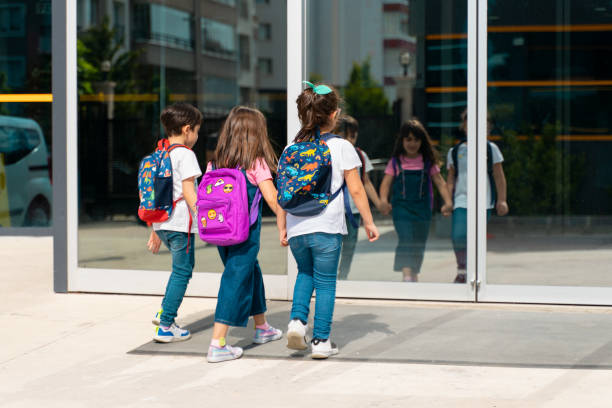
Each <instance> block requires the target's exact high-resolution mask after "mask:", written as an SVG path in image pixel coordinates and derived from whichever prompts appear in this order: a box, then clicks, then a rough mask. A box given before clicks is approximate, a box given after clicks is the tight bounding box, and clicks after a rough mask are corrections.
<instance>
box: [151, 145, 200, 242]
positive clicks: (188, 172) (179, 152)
mask: <svg viewBox="0 0 612 408" xmlns="http://www.w3.org/2000/svg"><path fill="white" fill-rule="evenodd" d="M170 161H171V162H172V185H173V193H172V196H173V197H172V198H173V200H178V199H179V198H181V197H183V180H186V179H188V178H191V177H195V178H196V179H197V178H198V177H200V176H201V175H202V171H201V170H200V166H199V165H198V159H197V157H196V155H195V153H194V152H193V151H191V150H189V149H185V148H184V147H177V148H175V149H174V150H172V151H171V152H170ZM194 185H195V188H196V192H197V190H198V185H197V181H196V182H195V183H194ZM187 211H189V212H190V213H191V215H192V217H193V218H192V220H193V222H192V223H191V232H193V233H197V232H198V223H197V222H196V221H195V220H196V218H197V217H196V216H195V215H194V214H193V211H191V209H187V202H186V201H185V200H184V199H183V200H181V201H179V202H177V203H176V206H175V207H174V210H173V211H172V214H170V218H169V219H168V220H166V221H164V222H155V223H153V229H154V230H155V231H157V230H168V231H178V232H187V231H188V230H189V214H188V213H187Z"/></svg>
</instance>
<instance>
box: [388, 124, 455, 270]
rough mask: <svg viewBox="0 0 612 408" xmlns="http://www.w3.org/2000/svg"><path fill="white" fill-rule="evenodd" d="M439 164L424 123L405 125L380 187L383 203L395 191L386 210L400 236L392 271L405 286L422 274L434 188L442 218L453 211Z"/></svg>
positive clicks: (401, 129)
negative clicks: (440, 206)
mask: <svg viewBox="0 0 612 408" xmlns="http://www.w3.org/2000/svg"><path fill="white" fill-rule="evenodd" d="M438 163H439V159H438V152H437V151H436V149H435V147H434V146H433V143H432V142H431V139H430V138H429V134H428V133H427V130H425V127H424V126H423V125H422V124H421V122H419V121H418V120H409V121H408V122H406V123H404V124H403V125H402V127H401V128H400V133H399V136H398V138H397V140H396V142H395V147H394V148H393V153H392V157H391V160H389V162H388V163H387V167H386V169H385V176H384V178H383V180H382V182H381V184H380V198H381V200H382V201H383V202H384V203H388V202H389V201H388V200H389V193H390V192H391V190H393V191H392V193H393V194H392V198H391V206H390V207H387V208H391V209H392V212H393V226H394V227H395V231H396V232H397V235H398V243H397V247H396V249H395V260H394V263H393V270H395V271H398V272H400V271H401V272H402V274H403V281H404V282H417V281H418V276H419V273H420V271H421V265H422V264H423V255H424V253H425V244H426V242H427V237H428V236H429V227H430V225H431V215H432V209H433V184H435V185H436V187H437V188H438V191H439V192H440V195H441V196H442V199H443V200H444V204H443V205H442V209H441V212H442V215H444V216H445V217H448V216H449V215H451V212H452V210H453V201H452V199H451V196H450V194H449V192H448V190H447V188H446V182H445V181H444V179H443V178H442V176H441V174H440V167H439V166H438ZM387 214H388V211H387V213H386V214H385V215H387Z"/></svg>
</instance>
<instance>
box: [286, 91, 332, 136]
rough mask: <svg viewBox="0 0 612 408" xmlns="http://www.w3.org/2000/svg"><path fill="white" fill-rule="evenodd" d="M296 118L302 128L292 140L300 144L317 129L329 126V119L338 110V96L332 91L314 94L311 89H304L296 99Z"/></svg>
mask: <svg viewBox="0 0 612 408" xmlns="http://www.w3.org/2000/svg"><path fill="white" fill-rule="evenodd" d="M296 103H297V108H298V117H299V118H300V122H301V124H302V128H301V129H300V131H299V132H298V134H297V136H296V137H295V139H294V142H296V143H297V142H302V141H304V140H306V139H307V138H309V137H310V136H311V135H312V134H313V133H314V132H315V130H316V128H317V127H319V128H320V127H323V126H326V125H328V124H329V117H330V115H331V114H332V113H334V112H335V111H336V110H337V109H338V105H339V103H340V96H339V95H338V92H337V91H336V90H334V89H332V92H330V93H327V94H319V93H315V91H314V90H313V88H310V87H308V88H306V89H304V90H303V91H302V93H301V94H300V96H298V98H297V101H296Z"/></svg>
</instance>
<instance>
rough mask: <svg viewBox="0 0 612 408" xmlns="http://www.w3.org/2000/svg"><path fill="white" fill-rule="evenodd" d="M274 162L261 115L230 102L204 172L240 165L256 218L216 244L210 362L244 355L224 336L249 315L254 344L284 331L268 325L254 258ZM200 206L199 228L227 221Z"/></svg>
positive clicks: (226, 187)
mask: <svg viewBox="0 0 612 408" xmlns="http://www.w3.org/2000/svg"><path fill="white" fill-rule="evenodd" d="M276 165H277V160H276V156H275V154H274V150H273V149H272V146H271V144H270V140H269V139H268V129H267V126H266V119H265V117H264V116H263V114H262V113H261V112H260V111H258V110H257V109H252V108H248V107H245V106H237V107H234V108H233V109H232V110H231V111H230V113H229V116H228V117H227V119H226V120H225V123H224V124H223V128H222V129H221V135H220V136H219V142H218V143H217V148H216V150H215V159H214V161H213V162H211V163H208V168H207V170H206V171H207V173H208V172H209V171H211V170H215V169H240V171H241V172H242V175H243V176H244V177H245V178H246V190H247V197H248V208H250V209H251V211H256V214H257V215H256V217H257V218H256V219H255V218H254V217H253V220H254V222H253V223H252V225H250V228H249V232H248V238H246V241H244V242H241V243H238V244H235V245H229V246H218V250H219V255H220V256H221V260H222V261H223V265H224V266H225V269H224V270H223V275H222V276H221V286H220V288H219V295H218V298H217V308H216V311H215V324H214V327H213V334H212V340H211V342H210V347H209V348H208V355H207V356H206V359H207V360H208V362H210V363H218V362H221V361H227V360H233V359H236V358H240V357H241V356H242V352H243V351H242V349H241V348H240V347H233V346H230V345H229V344H227V343H226V336H227V332H228V330H229V327H230V326H241V327H246V325H247V323H248V320H249V316H253V319H254V320H255V334H254V337H253V342H254V343H258V344H263V343H267V342H269V341H273V340H278V339H280V338H281V337H282V334H283V333H282V331H281V330H278V329H275V328H274V327H272V326H270V325H269V324H268V322H267V321H266V318H265V315H264V313H265V312H266V294H265V290H264V282H263V275H262V273H261V269H260V267H259V262H258V261H257V254H258V253H259V235H260V232H261V202H260V201H257V200H259V198H260V197H261V196H263V198H264V199H265V200H266V203H268V205H269V206H270V209H271V210H272V211H274V212H275V213H276V207H277V202H276V188H275V187H274V183H273V181H272V173H271V171H276ZM201 188H202V189H205V192H206V193H207V194H211V196H212V195H213V193H214V189H221V188H222V189H223V194H227V195H228V196H229V195H230V194H231V193H232V192H233V191H234V186H233V185H232V184H228V183H226V180H224V179H223V178H219V179H218V180H216V181H215V182H214V184H213V183H211V184H208V185H204V183H202V186H201ZM200 195H201V194H200ZM228 199H229V198H228ZM254 201H255V205H253V202H254ZM199 210H200V211H199V217H200V219H199V220H198V222H200V223H202V224H201V227H203V228H204V229H206V228H208V227H214V226H217V227H218V226H220V225H222V224H223V223H227V222H229V220H225V218H223V217H225V216H227V214H225V215H224V214H223V213H222V212H221V211H218V209H213V208H211V209H208V210H207V211H205V209H204V208H203V207H202V206H199ZM252 215H253V214H252ZM247 222H248V221H247Z"/></svg>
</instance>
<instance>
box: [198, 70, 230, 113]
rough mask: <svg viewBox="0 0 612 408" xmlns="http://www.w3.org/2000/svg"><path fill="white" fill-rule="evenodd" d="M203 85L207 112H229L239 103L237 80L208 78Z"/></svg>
mask: <svg viewBox="0 0 612 408" xmlns="http://www.w3.org/2000/svg"><path fill="white" fill-rule="evenodd" d="M203 84H204V92H203V94H204V98H203V101H204V109H205V110H207V111H208V110H211V109H221V110H229V109H231V108H233V107H234V105H236V104H237V103H238V88H237V86H236V85H237V84H236V80H235V79H233V78H221V77H216V76H207V77H205V78H204V83H203Z"/></svg>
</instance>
